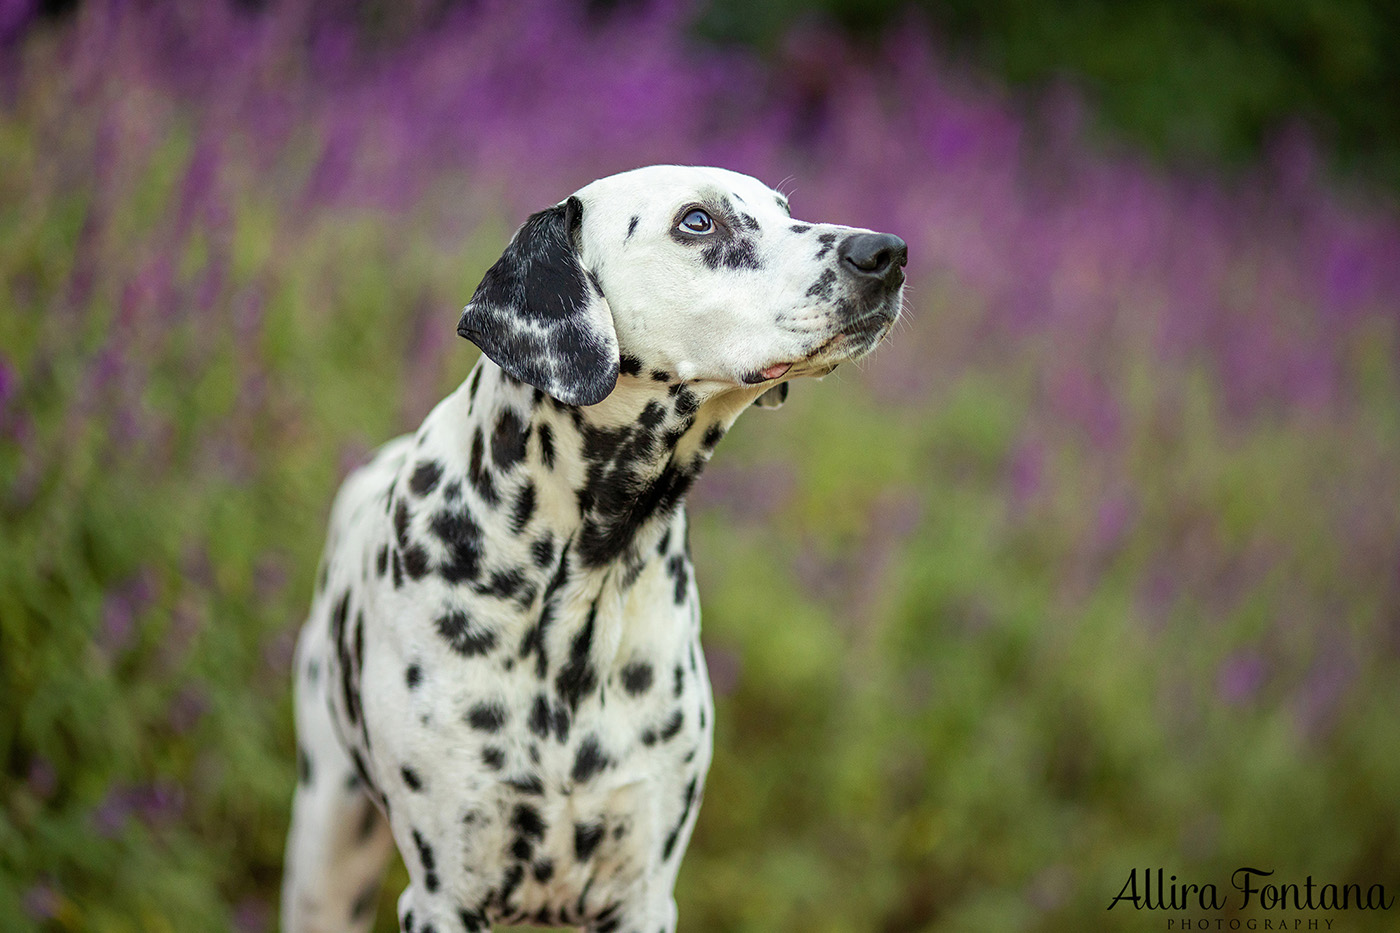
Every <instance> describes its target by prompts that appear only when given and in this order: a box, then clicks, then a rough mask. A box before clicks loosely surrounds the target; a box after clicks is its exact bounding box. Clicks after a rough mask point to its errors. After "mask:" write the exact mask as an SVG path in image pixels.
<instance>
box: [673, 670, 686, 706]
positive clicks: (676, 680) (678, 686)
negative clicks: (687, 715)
mask: <svg viewBox="0 0 1400 933" xmlns="http://www.w3.org/2000/svg"><path fill="white" fill-rule="evenodd" d="M684 692H685V669H684V668H682V667H681V666H680V665H679V664H677V665H676V668H675V670H673V671H672V672H671V695H672V696H673V697H675V698H676V699H678V700H679V699H680V698H681V694H682V693H684Z"/></svg>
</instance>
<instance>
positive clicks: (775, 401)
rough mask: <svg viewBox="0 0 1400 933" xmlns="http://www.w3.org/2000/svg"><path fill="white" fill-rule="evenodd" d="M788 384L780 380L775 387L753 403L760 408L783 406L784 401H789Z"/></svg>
mask: <svg viewBox="0 0 1400 933" xmlns="http://www.w3.org/2000/svg"><path fill="white" fill-rule="evenodd" d="M787 393H788V384H787V383H786V382H780V383H778V384H777V385H775V386H774V387H773V388H771V389H769V390H768V391H767V392H764V393H763V394H762V395H760V396H759V397H758V398H756V399H754V400H753V403H754V404H755V405H756V406H758V407H759V408H782V407H783V402H786V401H787Z"/></svg>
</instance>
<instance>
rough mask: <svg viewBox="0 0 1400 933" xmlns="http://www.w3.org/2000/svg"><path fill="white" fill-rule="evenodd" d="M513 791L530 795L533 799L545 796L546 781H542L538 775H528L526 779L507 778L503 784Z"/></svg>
mask: <svg viewBox="0 0 1400 933" xmlns="http://www.w3.org/2000/svg"><path fill="white" fill-rule="evenodd" d="M503 783H504V784H505V785H506V786H507V787H509V788H511V789H512V790H516V791H519V792H520V793H522V794H529V795H530V796H532V797H542V796H544V781H542V780H540V776H539V775H538V774H527V775H525V776H524V777H513V778H507V779H506V780H505V781H504V782H503Z"/></svg>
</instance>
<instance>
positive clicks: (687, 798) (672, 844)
mask: <svg viewBox="0 0 1400 933" xmlns="http://www.w3.org/2000/svg"><path fill="white" fill-rule="evenodd" d="M683 799H684V803H685V806H684V807H683V808H682V809H681V818H680V819H679V820H677V821H676V828H675V829H673V830H671V834H670V835H669V836H667V837H666V845H665V847H664V848H662V850H661V860H662V861H665V860H666V859H669V858H670V857H671V852H672V851H674V850H675V848H676V840H677V839H679V838H680V834H681V830H682V829H683V828H685V821H686V820H688V819H690V808H691V807H692V806H694V805H695V778H691V779H690V783H689V784H687V785H686V788H685V795H684V798H683Z"/></svg>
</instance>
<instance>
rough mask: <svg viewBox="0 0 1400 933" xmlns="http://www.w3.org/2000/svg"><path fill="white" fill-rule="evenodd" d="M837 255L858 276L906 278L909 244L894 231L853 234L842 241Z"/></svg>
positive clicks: (887, 278)
mask: <svg viewBox="0 0 1400 933" xmlns="http://www.w3.org/2000/svg"><path fill="white" fill-rule="evenodd" d="M836 255H837V257H838V258H839V259H840V260H841V263H842V265H844V266H846V268H848V269H850V270H851V271H852V272H854V273H855V274H856V275H858V276H862V277H866V278H872V279H882V280H884V281H886V282H893V281H896V280H898V279H900V278H902V277H903V274H902V273H901V272H900V271H899V270H900V268H901V267H902V266H903V265H904V264H905V263H907V262H908V261H909V247H908V246H907V245H906V244H905V242H904V241H903V240H901V239H900V238H899V237H897V236H895V235H894V234H892V233H854V234H851V235H850V236H848V237H846V239H844V240H842V241H841V245H840V246H839V247H837V248H836Z"/></svg>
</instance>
